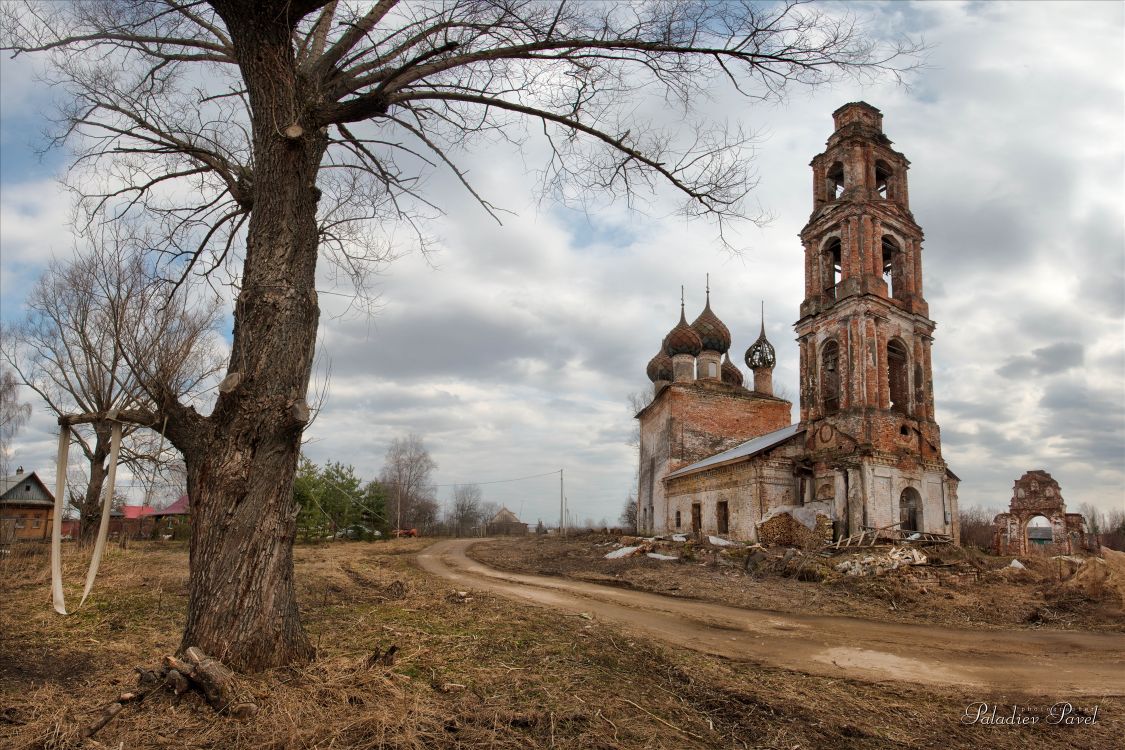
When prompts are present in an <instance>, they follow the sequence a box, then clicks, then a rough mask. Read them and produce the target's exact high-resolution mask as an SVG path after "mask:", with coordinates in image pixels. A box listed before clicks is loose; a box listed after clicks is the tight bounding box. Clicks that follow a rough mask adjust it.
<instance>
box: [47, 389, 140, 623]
mask: <svg viewBox="0 0 1125 750" xmlns="http://www.w3.org/2000/svg"><path fill="white" fill-rule="evenodd" d="M108 418H109V419H110V420H112V421H113V431H112V434H111V437H110V441H109V476H108V477H106V485H105V487H104V489H103V493H104V496H105V499H104V500H102V517H101V521H100V522H99V524H98V539H97V541H96V542H95V543H94V556H93V557H92V558H90V569H89V570H88V571H87V572H86V587H85V588H84V589H83V590H82V601H80V602H78V608H81V607H82V605H83V604H85V603H86V597H88V596H89V595H90V590H91V589H93V588H94V578H96V577H97V575H98V567H99V566H100V565H101V562H102V553H103V552H105V540H106V537H108V536H109V512H110V509H111V507H112V503H113V489H114V484H115V483H116V481H117V456H118V453H119V452H120V450H121V423H120V422H118V421H117V412H116V411H111V412H110V413H109V415H108ZM69 453H70V426H69V425H61V426H60V427H59V454H58V463H57V464H56V466H55V517H54V522H53V523H52V524H51V599H52V601H53V603H54V606H55V611H56V612H58V613H59V614H60V615H65V614H69V613H68V612H67V611H66V598H65V596H64V595H63V586H62V516H63V508H64V507H65V505H66V504H65V502H64V501H63V495H64V493H65V492H66V462H67V456H68V455H69ZM122 533H124V531H122ZM76 609H77V608H76Z"/></svg>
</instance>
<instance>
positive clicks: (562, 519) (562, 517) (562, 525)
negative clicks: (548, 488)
mask: <svg viewBox="0 0 1125 750" xmlns="http://www.w3.org/2000/svg"><path fill="white" fill-rule="evenodd" d="M564 503H565V500H564V499H563V470H562V469H559V536H560V537H561V536H565V535H566V508H565V506H564Z"/></svg>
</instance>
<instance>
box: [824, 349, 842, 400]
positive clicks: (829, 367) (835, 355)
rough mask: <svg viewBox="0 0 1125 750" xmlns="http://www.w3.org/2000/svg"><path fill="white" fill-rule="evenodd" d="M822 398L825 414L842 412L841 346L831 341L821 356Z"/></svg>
mask: <svg viewBox="0 0 1125 750" xmlns="http://www.w3.org/2000/svg"><path fill="white" fill-rule="evenodd" d="M820 396H821V400H822V401H821V402H822V403H823V405H824V413H825V414H835V413H836V412H838V411H840V345H839V344H837V343H836V342H835V341H829V342H828V343H827V344H825V345H824V348H823V349H822V350H821V355H820Z"/></svg>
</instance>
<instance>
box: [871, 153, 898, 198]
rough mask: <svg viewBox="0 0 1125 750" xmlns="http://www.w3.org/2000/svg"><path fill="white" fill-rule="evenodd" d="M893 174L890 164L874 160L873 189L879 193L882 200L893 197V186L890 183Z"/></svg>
mask: <svg viewBox="0 0 1125 750" xmlns="http://www.w3.org/2000/svg"><path fill="white" fill-rule="evenodd" d="M893 175H894V170H893V169H891V165H889V164H887V163H886V162H885V161H883V160H882V159H880V160H879V161H877V162H875V191H876V192H877V193H878V194H879V197H880V198H883V199H884V200H886V199H888V198H890V199H892V200H893V199H894V198H895V195H894V188H893V186H892V183H891V177H892V176H893Z"/></svg>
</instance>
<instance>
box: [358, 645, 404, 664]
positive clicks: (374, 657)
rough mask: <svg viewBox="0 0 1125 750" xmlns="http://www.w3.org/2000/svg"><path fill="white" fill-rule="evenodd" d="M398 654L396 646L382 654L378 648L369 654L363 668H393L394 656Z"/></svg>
mask: <svg viewBox="0 0 1125 750" xmlns="http://www.w3.org/2000/svg"><path fill="white" fill-rule="evenodd" d="M397 653H398V646H391V647H390V648H388V649H387V651H386V653H383V652H382V651H381V650H380V649H379V648H378V647H376V649H375V650H374V651H372V652H371V655H370V656H368V657H367V659H366V660H365V661H364V666H366V667H367V668H368V669H371V668H372V667H376V666H383V667H393V666H394V664H395V654H397Z"/></svg>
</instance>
